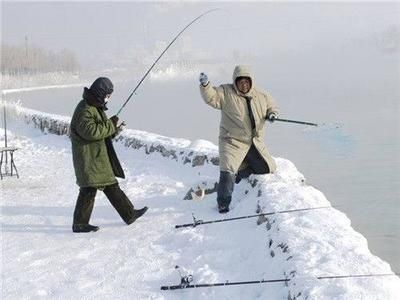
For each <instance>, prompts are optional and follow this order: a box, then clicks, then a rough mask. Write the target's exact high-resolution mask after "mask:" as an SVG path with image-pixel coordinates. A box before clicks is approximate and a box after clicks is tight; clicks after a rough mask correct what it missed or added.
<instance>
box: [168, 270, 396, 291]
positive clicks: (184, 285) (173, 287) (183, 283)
mask: <svg viewBox="0 0 400 300" xmlns="http://www.w3.org/2000/svg"><path fill="white" fill-rule="evenodd" d="M398 275H399V273H387V274H355V275H333V276H316V277H311V276H310V277H309V278H307V277H306V278H305V277H299V279H300V278H304V279H318V280H324V279H344V278H366V277H383V276H398ZM189 276H191V277H190V281H188V280H185V278H184V277H182V278H183V280H182V279H181V284H179V285H169V286H161V290H164V291H168V290H180V289H193V288H202V287H217V286H229V285H245V284H260V283H278V282H285V283H287V282H289V281H291V280H293V278H292V279H290V278H282V279H267V280H265V279H261V280H253V281H236V282H229V281H226V282H218V283H202V284H190V282H191V281H193V276H192V275H189Z"/></svg>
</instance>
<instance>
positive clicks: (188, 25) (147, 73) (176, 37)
mask: <svg viewBox="0 0 400 300" xmlns="http://www.w3.org/2000/svg"><path fill="white" fill-rule="evenodd" d="M216 10H220V8H214V9H211V10H208V11H206V12H205V13H203V14H201V15H200V16H198V17H197V18H195V19H194V20H193V21H191V22H190V23H189V24H187V25H186V26H185V28H183V29H182V30H181V31H180V32H179V33H178V34H177V35H176V36H175V37H174V38H173V40H172V41H171V42H170V43H169V44H168V46H167V47H166V48H165V49H164V51H163V52H162V53H161V54H160V56H159V57H158V58H157V59H156V61H155V62H154V63H153V64H152V66H151V67H150V68H149V69H148V70H147V72H146V73H145V74H144V76H143V77H142V79H140V81H139V83H138V84H137V86H136V87H135V88H134V90H133V92H132V93H131V94H130V95H129V97H128V99H126V101H125V102H124V104H123V105H122V107H121V108H120V109H119V111H118V112H117V114H116V116H118V115H119V114H120V113H121V111H122V110H123V109H124V107H125V105H126V104H127V103H128V102H129V100H130V99H131V97H132V96H133V94H134V93H135V92H136V90H137V89H138V88H139V86H140V85H141V84H142V82H143V81H144V79H145V78H146V77H147V75H149V73H150V72H151V70H152V69H153V68H154V66H155V65H156V64H157V62H158V61H159V60H160V59H161V57H162V56H163V55H164V53H165V52H167V50H168V49H169V47H171V46H172V44H173V43H174V42H175V41H176V40H177V39H178V37H179V36H180V35H181V34H182V33H183V32H184V31H185V30H186V29H187V28H189V27H190V25H192V24H193V23H194V22H196V21H197V20H198V19H200V18H201V17H203V16H205V15H207V14H209V13H211V12H213V11H216Z"/></svg>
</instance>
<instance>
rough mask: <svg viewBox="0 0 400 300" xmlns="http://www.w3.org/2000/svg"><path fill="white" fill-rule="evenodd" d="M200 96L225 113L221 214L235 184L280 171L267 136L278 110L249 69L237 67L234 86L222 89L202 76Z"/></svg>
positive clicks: (219, 198) (221, 130) (221, 134)
mask: <svg viewBox="0 0 400 300" xmlns="http://www.w3.org/2000/svg"><path fill="white" fill-rule="evenodd" d="M200 93H201V96H202V98H203V100H204V101H205V102H206V103H207V104H208V105H210V106H212V107H213V108H216V109H219V110H221V122H220V128H219V166H220V180H219V185H218V195H217V202H218V210H219V212H220V213H226V212H228V211H229V204H230V202H231V198H232V193H233V187H234V183H235V181H236V183H238V182H239V181H240V180H241V179H242V178H246V177H248V176H250V174H267V173H273V172H274V171H275V170H276V164H275V161H274V159H273V158H272V157H271V155H270V154H269V152H268V149H267V148H266V146H265V144H264V141H263V137H264V124H265V120H266V119H268V120H269V121H271V122H272V121H273V120H274V118H276V117H277V115H278V108H277V107H276V105H275V103H274V100H273V99H272V97H271V96H270V95H269V94H268V93H265V92H262V91H260V90H259V89H257V88H256V87H255V85H254V77H253V75H252V73H251V71H250V68H249V67H247V66H236V67H235V70H234V72H233V83H232V84H223V85H220V86H219V87H213V86H211V84H210V82H209V81H208V77H207V75H205V74H204V73H201V74H200Z"/></svg>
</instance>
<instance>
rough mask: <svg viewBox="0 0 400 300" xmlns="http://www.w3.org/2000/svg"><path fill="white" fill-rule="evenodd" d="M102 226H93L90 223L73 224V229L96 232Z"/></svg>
mask: <svg viewBox="0 0 400 300" xmlns="http://www.w3.org/2000/svg"><path fill="white" fill-rule="evenodd" d="M99 229H100V228H99V227H98V226H93V225H90V224H73V225H72V231H73V232H92V231H93V232H96V231H97V230H99Z"/></svg>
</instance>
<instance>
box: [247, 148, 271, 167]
mask: <svg viewBox="0 0 400 300" xmlns="http://www.w3.org/2000/svg"><path fill="white" fill-rule="evenodd" d="M246 159H247V162H248V164H249V165H250V167H251V169H252V173H251V174H267V173H269V167H268V164H267V163H266V161H265V160H264V158H263V157H262V156H261V154H260V153H259V152H258V150H257V148H256V147H255V146H254V144H253V145H251V147H250V150H249V152H248V153H247V156H246Z"/></svg>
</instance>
